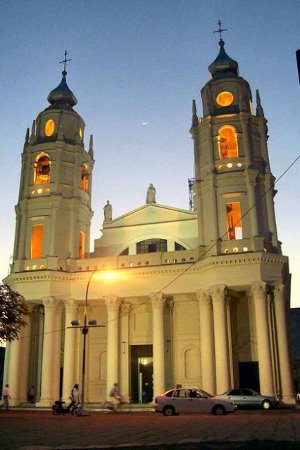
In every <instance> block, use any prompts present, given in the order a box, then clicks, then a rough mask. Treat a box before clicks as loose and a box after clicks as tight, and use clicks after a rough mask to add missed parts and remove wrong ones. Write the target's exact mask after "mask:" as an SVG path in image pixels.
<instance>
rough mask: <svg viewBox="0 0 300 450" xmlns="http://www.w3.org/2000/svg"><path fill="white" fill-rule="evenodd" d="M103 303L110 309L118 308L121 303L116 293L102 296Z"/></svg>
mask: <svg viewBox="0 0 300 450" xmlns="http://www.w3.org/2000/svg"><path fill="white" fill-rule="evenodd" d="M104 300H105V305H106V308H107V309H110V310H112V311H114V310H118V309H119V307H120V304H121V299H120V298H119V297H118V296H117V295H109V296H107V297H104Z"/></svg>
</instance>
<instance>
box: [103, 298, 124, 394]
mask: <svg viewBox="0 0 300 450" xmlns="http://www.w3.org/2000/svg"><path fill="white" fill-rule="evenodd" d="M120 303H121V300H120V299H119V298H118V297H117V296H114V295H112V296H110V297H106V298H105V304H106V308H107V385H106V388H107V397H109V392H110V390H111V388H112V386H113V384H114V383H119V308H120Z"/></svg>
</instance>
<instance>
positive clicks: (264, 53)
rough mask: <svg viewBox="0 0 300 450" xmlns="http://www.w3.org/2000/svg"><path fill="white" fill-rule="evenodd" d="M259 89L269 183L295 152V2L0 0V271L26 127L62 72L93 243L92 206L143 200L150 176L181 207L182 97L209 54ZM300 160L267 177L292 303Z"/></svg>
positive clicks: (185, 164)
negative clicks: (79, 128) (89, 168)
mask: <svg viewBox="0 0 300 450" xmlns="http://www.w3.org/2000/svg"><path fill="white" fill-rule="evenodd" d="M219 19H221V21H222V27H223V28H227V29H228V31H227V32H224V34H223V39H224V41H225V50H226V52H227V54H228V55H229V56H230V57H231V58H233V59H235V60H236V61H238V63H239V70H240V75H241V76H242V77H243V78H245V79H246V80H247V81H248V82H249V83H250V86H251V89H252V95H253V98H254V108H255V106H256V105H255V89H259V91H260V96H261V101H262V106H263V108H264V112H265V116H266V118H267V119H268V127H269V136H270V138H269V141H268V148H269V157H270V162H271V168H272V172H273V174H274V175H275V177H276V178H277V179H278V178H279V177H280V176H281V175H282V174H283V173H284V171H285V170H286V169H287V168H288V167H289V166H290V164H292V163H293V162H294V161H295V160H296V158H297V157H299V154H300V145H299V141H300V126H299V105H300V87H299V80H298V73H297V66H296V57H295V52H296V50H297V49H298V48H300V26H299V25H300V1H299V0H273V1H271V0H252V1H250V0H230V1H226V0H222V1H219V0H216V1H213V0H69V1H67V0H60V1H57V0H51V1H45V0H12V1H8V0H6V1H5V0H1V1H0V42H1V44H0V49H1V53H0V54H1V64H0V81H1V84H0V86H1V109H0V131H1V134H0V149H1V164H0V178H1V187H0V189H1V193H0V195H1V214H0V229H1V258H0V277H1V279H2V278H4V277H5V276H6V275H7V274H8V267H9V262H10V258H11V256H12V252H13V242H14V231H15V212H14V207H15V205H16V204H17V202H18V192H19V180H20V169H21V153H22V150H23V144H24V138H25V133H26V129H27V127H29V128H31V125H32V121H33V119H35V118H36V116H37V115H38V114H39V112H41V111H42V110H44V109H45V108H46V107H47V106H48V102H47V96H48V94H49V92H50V91H51V90H52V89H54V88H55V87H56V86H57V85H58V84H59V83H60V80H61V72H62V69H63V67H62V65H61V64H59V62H60V61H62V60H63V58H64V51H65V50H67V51H68V58H71V61H70V62H69V63H68V65H67V72H68V75H67V83H68V85H69V88H70V89H71V90H72V91H73V93H74V94H75V96H76V98H77V100H78V105H77V106H76V107H75V109H76V111H77V112H78V113H79V114H80V115H81V116H82V118H83V119H84V121H85V123H86V129H85V139H84V140H85V148H86V149H88V142H89V135H90V134H93V136H94V158H95V166H94V172H93V189H92V208H93V210H94V217H93V220H92V242H91V250H93V240H94V239H96V238H98V237H99V236H100V230H101V226H102V222H103V206H104V204H105V203H106V201H107V200H110V202H111V204H112V206H113V218H115V217H117V216H119V215H122V214H125V213H126V212H128V211H130V210H132V209H135V208H137V207H139V206H142V205H143V204H145V200H146V191H147V188H148V186H149V184H150V183H153V184H154V186H155V187H156V191H157V194H156V200H157V203H159V204H163V205H168V206H174V207H178V208H184V209H188V207H189V205H188V201H189V197H188V178H191V177H193V175H194V168H193V142H192V140H191V137H190V134H189V128H190V126H191V115H192V100H193V99H195V100H196V103H197V108H198V114H199V116H201V114H202V107H201V100H200V96H199V91H200V89H201V88H202V87H203V85H204V84H205V83H206V82H207V81H208V80H209V72H208V66H209V64H210V63H211V62H212V61H213V60H214V59H215V58H216V56H217V54H218V52H219V46H218V41H219V35H218V34H217V33H213V31H214V30H216V29H217V28H218V20H219ZM299 178H300V160H299V161H297V162H296V163H295V164H294V165H293V167H292V168H291V169H290V170H288V172H287V173H286V174H285V175H284V176H283V177H282V178H281V179H280V180H279V181H278V183H277V185H276V189H277V190H278V193H277V195H276V197H275V208H276V217H277V227H278V237H279V239H280V241H281V242H282V251H283V254H285V255H287V256H289V258H290V271H291V273H292V306H300V254H299V252H300V245H299V238H300V231H299V230H300V225H299V224H300V182H299Z"/></svg>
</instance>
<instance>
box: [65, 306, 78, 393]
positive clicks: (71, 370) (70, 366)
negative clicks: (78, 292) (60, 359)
mask: <svg viewBox="0 0 300 450" xmlns="http://www.w3.org/2000/svg"><path fill="white" fill-rule="evenodd" d="M64 307H65V341H64V371H63V395H62V397H63V400H65V401H67V400H68V398H69V395H70V392H71V389H72V387H73V386H74V384H75V382H76V381H78V380H76V372H75V358H76V335H77V332H78V329H77V328H75V329H73V330H72V329H71V328H68V327H71V321H72V320H77V313H78V310H77V306H76V304H75V301H74V300H73V299H68V300H65V302H64Z"/></svg>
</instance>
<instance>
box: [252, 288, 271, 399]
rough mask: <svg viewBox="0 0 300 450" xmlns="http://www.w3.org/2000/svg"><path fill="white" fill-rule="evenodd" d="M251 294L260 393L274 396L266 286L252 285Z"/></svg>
mask: <svg viewBox="0 0 300 450" xmlns="http://www.w3.org/2000/svg"><path fill="white" fill-rule="evenodd" d="M252 293H253V298H254V309H255V324H256V338H257V354H258V364H259V382H260V392H261V393H262V394H263V395H274V382H273V373H272V358H271V345H270V335H269V326H268V311H267V284H266V283H264V282H262V281H258V282H256V283H253V284H252Z"/></svg>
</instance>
